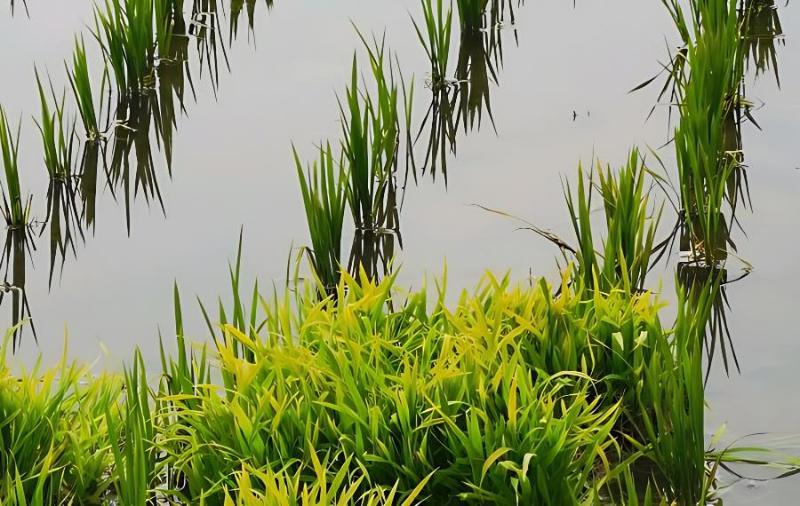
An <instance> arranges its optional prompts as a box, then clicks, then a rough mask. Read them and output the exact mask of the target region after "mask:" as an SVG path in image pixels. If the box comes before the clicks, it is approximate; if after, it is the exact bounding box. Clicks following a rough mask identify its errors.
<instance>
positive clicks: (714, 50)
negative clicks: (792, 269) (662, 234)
mask: <svg viewBox="0 0 800 506" xmlns="http://www.w3.org/2000/svg"><path fill="white" fill-rule="evenodd" d="M693 5H694V4H693ZM699 9H702V10H699ZM698 13H699V14H697V15H699V16H700V22H699V25H698V26H696V27H695V30H696V36H695V40H694V42H693V43H690V44H689V45H688V46H687V49H688V51H687V70H688V72H689V76H688V78H686V80H685V81H684V82H682V83H681V87H680V106H679V110H680V113H681V119H680V122H679V125H678V127H677V129H676V131H675V137H674V142H675V149H676V156H677V164H678V175H679V185H680V189H681V201H682V203H683V207H684V210H683V212H684V219H685V222H686V225H687V233H688V234H689V242H690V246H691V249H692V252H693V253H694V255H695V257H697V258H702V259H704V260H705V261H706V262H708V263H713V262H715V261H718V260H720V259H724V258H725V256H726V247H727V244H728V233H727V230H728V229H729V226H728V225H727V220H726V218H725V216H724V213H723V211H724V209H723V206H724V204H725V202H726V199H727V201H728V202H729V203H731V205H733V204H732V202H733V199H735V197H736V196H735V194H734V195H731V194H730V192H729V190H728V182H729V180H730V178H731V177H732V176H733V175H734V174H735V171H736V170H737V168H738V159H737V157H736V153H731V152H729V151H728V150H727V149H726V147H727V145H726V139H725V129H724V124H725V118H726V117H727V116H728V115H729V113H730V110H731V108H732V107H734V106H735V102H734V101H735V100H736V94H737V93H738V87H739V83H740V82H741V80H742V72H743V71H742V62H743V58H742V54H741V45H740V42H739V24H738V23H739V22H738V16H737V14H736V3H735V2H730V1H728V0H714V1H711V2H705V3H703V4H701V7H698Z"/></svg>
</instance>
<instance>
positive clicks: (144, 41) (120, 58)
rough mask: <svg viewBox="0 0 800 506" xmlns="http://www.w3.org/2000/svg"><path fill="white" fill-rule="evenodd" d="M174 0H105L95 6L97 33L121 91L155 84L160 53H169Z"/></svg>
mask: <svg viewBox="0 0 800 506" xmlns="http://www.w3.org/2000/svg"><path fill="white" fill-rule="evenodd" d="M172 4H173V1H172V0H106V2H105V5H104V6H103V7H101V6H97V7H96V8H95V25H96V29H95V34H94V35H95V38H96V39H97V40H98V41H99V42H100V46H101V48H102V49H103V55H104V56H105V59H106V62H107V63H108V65H109V67H110V68H111V70H112V71H113V73H114V79H115V81H116V85H117V90H118V91H119V92H120V93H122V94H128V93H135V92H138V91H139V90H141V89H143V88H148V87H152V84H153V82H154V78H155V77H154V74H153V72H154V69H155V64H156V63H157V59H158V56H159V55H160V54H164V55H166V54H168V53H169V43H170V39H171V29H172V23H171V21H172V18H171V14H172Z"/></svg>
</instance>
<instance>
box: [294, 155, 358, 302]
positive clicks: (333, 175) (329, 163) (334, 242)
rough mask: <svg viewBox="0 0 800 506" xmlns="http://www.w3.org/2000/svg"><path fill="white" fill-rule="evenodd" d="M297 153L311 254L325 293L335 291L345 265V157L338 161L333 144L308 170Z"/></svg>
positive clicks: (296, 163)
mask: <svg viewBox="0 0 800 506" xmlns="http://www.w3.org/2000/svg"><path fill="white" fill-rule="evenodd" d="M293 152H294V159H295V165H296V168H297V177H298V180H299V181H300V190H301V193H302V196H303V207H304V208H305V212H306V221H307V223H308V232H309V235H310V236H311V249H308V250H307V253H308V257H309V260H310V262H311V267H312V270H313V272H314V276H315V277H316V279H317V281H318V282H319V284H320V287H321V289H322V292H323V293H327V294H331V293H332V292H334V291H335V290H336V286H337V285H338V284H339V273H340V272H341V265H342V224H343V221H344V214H345V209H346V206H347V186H346V185H347V175H346V173H345V171H344V168H343V166H342V159H341V157H340V159H339V160H338V161H336V160H335V159H334V158H333V152H332V150H331V145H330V143H328V144H327V146H326V147H324V148H323V147H320V148H319V162H315V163H314V164H313V165H311V166H309V167H308V168H307V169H306V171H305V172H304V171H303V165H302V162H301V161H300V156H299V155H298V154H297V151H296V150H294V148H293Z"/></svg>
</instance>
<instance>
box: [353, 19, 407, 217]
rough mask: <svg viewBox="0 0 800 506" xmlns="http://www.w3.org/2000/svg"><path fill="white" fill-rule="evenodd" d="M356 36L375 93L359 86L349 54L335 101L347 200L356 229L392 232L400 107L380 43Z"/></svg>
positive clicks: (395, 87)
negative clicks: (341, 97)
mask: <svg viewBox="0 0 800 506" xmlns="http://www.w3.org/2000/svg"><path fill="white" fill-rule="evenodd" d="M359 36H360V37H361V40H362V42H363V43H364V46H365V47H366V49H367V54H368V56H369V62H370V70H371V74H372V77H373V80H374V85H375V93H374V95H372V94H371V93H370V92H369V91H368V90H367V89H360V88H359V82H358V81H359V78H358V60H357V57H356V56H355V55H354V56H353V65H352V71H351V80H350V86H349V87H348V88H346V93H345V102H344V103H342V102H341V101H340V102H339V109H340V114H341V120H342V141H341V147H342V153H343V156H344V163H345V171H346V174H347V175H348V179H349V182H348V186H347V199H348V204H349V207H350V211H351V214H352V216H353V221H354V223H355V227H356V231H366V230H371V231H378V230H381V229H388V228H389V227H395V228H396V226H397V224H398V223H399V215H398V208H397V198H396V182H395V175H396V171H397V165H398V161H399V146H400V129H401V127H400V124H401V123H400V109H401V107H400V103H399V88H398V85H397V83H396V82H395V80H394V73H393V69H392V64H391V62H390V61H387V60H386V50H385V44H384V43H383V42H380V43H379V42H378V41H377V40H374V39H373V41H372V44H371V45H370V44H369V43H368V42H367V40H366V39H365V38H364V37H363V36H362V35H361V33H360V32H359ZM365 86H366V85H365ZM405 110H406V111H408V109H407V108H405Z"/></svg>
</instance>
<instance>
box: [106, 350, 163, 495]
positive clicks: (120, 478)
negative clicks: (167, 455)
mask: <svg viewBox="0 0 800 506" xmlns="http://www.w3.org/2000/svg"><path fill="white" fill-rule="evenodd" d="M133 360H134V361H133V366H132V368H130V369H128V370H126V371H125V373H124V376H125V403H124V406H119V405H111V406H109V407H107V411H106V420H107V421H106V423H107V424H108V434H109V442H110V445H111V452H112V453H113V456H114V468H113V469H114V473H113V477H112V479H113V483H114V492H115V495H116V497H117V499H118V500H119V501H120V503H122V504H131V505H141V506H145V505H146V504H149V503H150V502H151V500H150V497H151V492H150V490H151V489H152V487H153V486H155V479H156V472H157V469H156V464H157V463H156V459H157V455H156V451H157V450H156V447H155V443H156V440H155V438H156V426H155V425H154V420H155V418H154V416H153V413H151V405H150V397H151V396H150V387H149V386H148V384H147V378H146V375H145V369H144V360H143V359H142V355H141V353H140V352H139V351H138V350H137V351H136V353H135V354H134V358H133ZM117 409H118V411H119V412H114V410H117Z"/></svg>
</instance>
